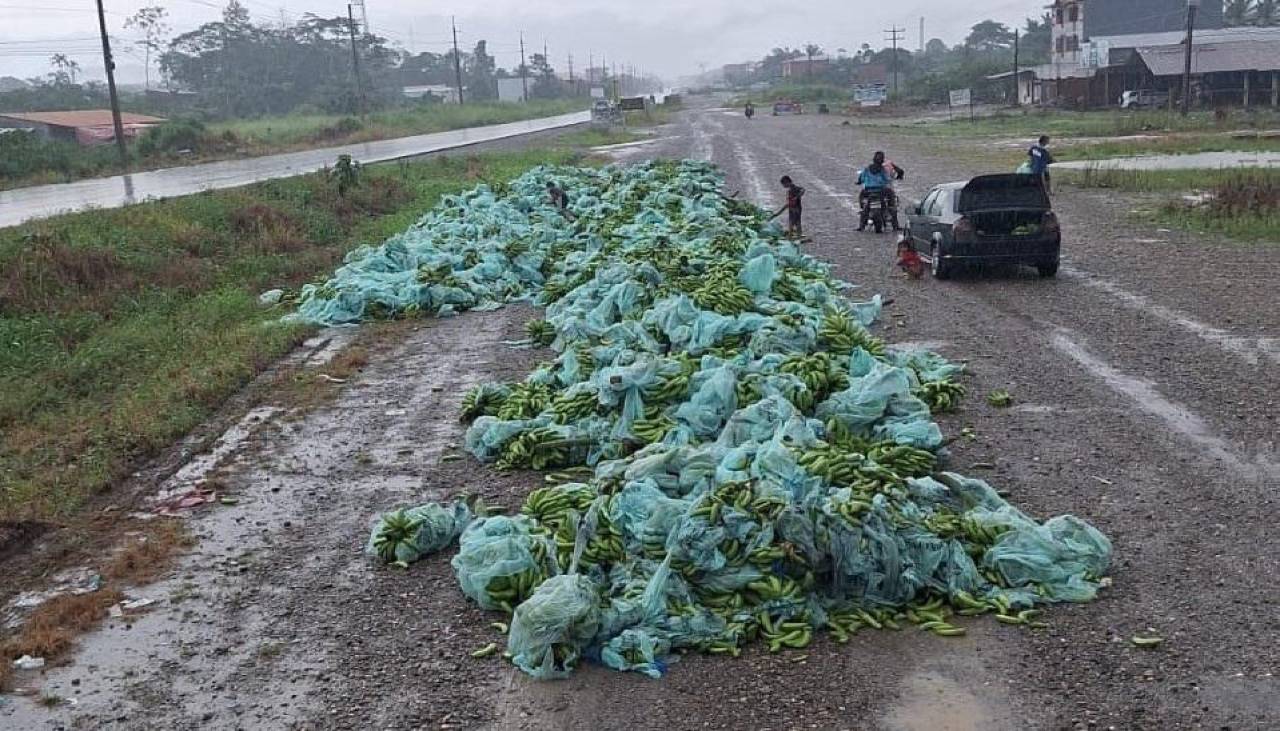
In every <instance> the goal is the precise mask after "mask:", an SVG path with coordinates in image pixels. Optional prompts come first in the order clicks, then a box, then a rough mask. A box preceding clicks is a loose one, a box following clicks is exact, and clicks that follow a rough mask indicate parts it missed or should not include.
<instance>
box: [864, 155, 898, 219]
mask: <svg viewBox="0 0 1280 731" xmlns="http://www.w3.org/2000/svg"><path fill="white" fill-rule="evenodd" d="M906 175H907V171H906V170H904V169H903V168H902V167H900V166H897V165H894V164H893V163H888V164H886V163H885V157H884V153H883V152H877V153H876V154H875V156H874V157H872V158H871V164H870V165H868V166H867V167H865V168H863V169H862V170H860V171H859V172H858V185H860V186H862V193H861V194H860V195H859V196H858V200H859V202H860V203H861V205H862V215H861V217H860V218H859V220H858V230H859V231H866V230H867V221H868V219H870V217H871V213H870V211H869V210H868V208H867V203H868V201H869V199H870V195H871V194H872V193H881V194H883V195H884V196H885V203H886V204H887V205H888V206H889V214H890V218H891V219H892V223H893V230H894V231H897V230H898V200H897V196H895V195H894V193H893V181H895V180H902V179H903V178H904V177H906Z"/></svg>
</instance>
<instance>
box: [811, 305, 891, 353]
mask: <svg viewBox="0 0 1280 731" xmlns="http://www.w3.org/2000/svg"><path fill="white" fill-rule="evenodd" d="M818 343H819V344H820V345H822V346H823V347H825V348H826V349H827V350H829V351H831V352H833V353H837V354H839V355H849V354H850V353H852V352H853V350H854V348H862V349H863V350H865V351H867V352H868V353H870V354H871V355H873V356H875V357H877V358H883V357H884V355H885V345H884V341H883V340H881V339H879V338H877V337H875V336H873V335H872V334H871V333H870V332H868V331H867V329H866V328H865V327H863V326H862V324H861V323H859V322H858V321H857V320H855V319H853V317H852V316H850V315H849V314H847V313H845V312H842V311H840V310H837V309H833V308H829V309H828V310H827V311H826V313H825V314H824V316H823V318H822V327H821V328H819V330H818Z"/></svg>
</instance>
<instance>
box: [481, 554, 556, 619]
mask: <svg viewBox="0 0 1280 731" xmlns="http://www.w3.org/2000/svg"><path fill="white" fill-rule="evenodd" d="M541 545H542V544H541V543H540V542H534V544H533V549H534V551H535V553H536V552H538V547H539V546H541ZM535 558H536V557H535ZM539 563H541V562H539ZM546 580H547V576H546V574H544V573H542V572H541V571H538V570H535V569H527V570H525V571H521V572H520V573H518V574H514V575H511V576H495V577H493V578H492V579H489V583H488V584H486V585H485V588H484V591H485V593H486V594H488V595H489V599H490V600H492V601H493V603H494V604H496V605H497V606H499V607H502V611H504V612H506V613H507V614H510V613H512V612H513V611H515V607H516V605H518V604H520V602H522V601H524V600H525V599H528V598H529V597H530V596H532V595H533V592H534V591H535V590H536V589H537V588H538V585H539V584H541V583H542V582H544V581H546Z"/></svg>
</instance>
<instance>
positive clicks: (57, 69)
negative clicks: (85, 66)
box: [49, 53, 80, 86]
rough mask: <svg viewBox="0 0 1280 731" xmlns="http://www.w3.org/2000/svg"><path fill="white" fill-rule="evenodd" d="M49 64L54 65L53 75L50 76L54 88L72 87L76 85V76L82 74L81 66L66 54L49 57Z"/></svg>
mask: <svg viewBox="0 0 1280 731" xmlns="http://www.w3.org/2000/svg"><path fill="white" fill-rule="evenodd" d="M49 63H51V64H53V73H52V74H49V78H50V80H52V81H53V84H54V86H71V85H72V84H75V83H76V74H78V73H80V64H78V63H76V62H75V61H73V60H72V59H70V58H67V54H65V53H55V54H53V55H52V56H50V57H49Z"/></svg>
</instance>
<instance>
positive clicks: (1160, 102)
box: [1120, 89, 1169, 109]
mask: <svg viewBox="0 0 1280 731" xmlns="http://www.w3.org/2000/svg"><path fill="white" fill-rule="evenodd" d="M1167 106H1169V92H1167V91H1155V90H1153V89H1142V90H1138V91H1126V92H1124V93H1123V94H1121V95H1120V108H1121V109H1163V108H1165V107H1167Z"/></svg>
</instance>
